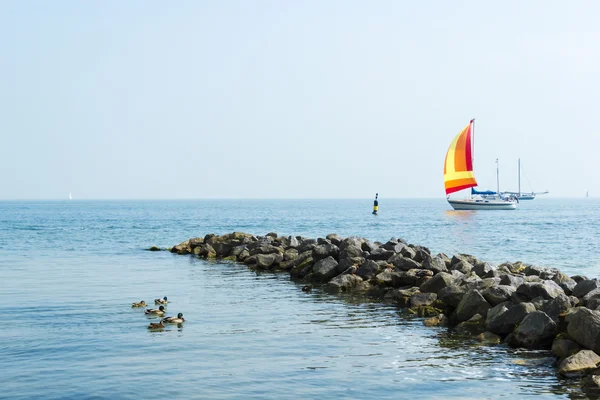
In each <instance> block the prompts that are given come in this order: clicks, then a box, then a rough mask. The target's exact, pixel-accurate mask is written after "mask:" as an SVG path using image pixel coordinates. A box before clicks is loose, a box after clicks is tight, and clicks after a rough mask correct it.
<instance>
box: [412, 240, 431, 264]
mask: <svg viewBox="0 0 600 400" xmlns="http://www.w3.org/2000/svg"><path fill="white" fill-rule="evenodd" d="M409 246H410V247H412V249H413V250H414V251H415V257H414V260H415V261H416V262H418V263H422V262H423V261H424V260H425V259H426V258H427V257H430V256H431V252H430V251H429V249H428V248H427V247H425V246H418V245H417V246H415V245H412V244H411V245H409Z"/></svg>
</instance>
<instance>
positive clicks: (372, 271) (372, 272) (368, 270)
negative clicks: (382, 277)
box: [356, 260, 380, 281]
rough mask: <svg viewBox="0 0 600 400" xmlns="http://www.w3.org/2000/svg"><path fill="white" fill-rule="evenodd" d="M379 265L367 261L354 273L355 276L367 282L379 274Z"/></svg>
mask: <svg viewBox="0 0 600 400" xmlns="http://www.w3.org/2000/svg"><path fill="white" fill-rule="evenodd" d="M379 269H380V267H379V264H377V263H376V262H375V261H373V260H367V261H366V262H365V263H364V264H363V265H361V266H360V267H359V268H358V270H357V271H356V275H358V276H360V277H361V278H362V279H363V280H365V281H367V280H369V279H371V278H373V277H374V276H376V275H377V274H378V273H379Z"/></svg>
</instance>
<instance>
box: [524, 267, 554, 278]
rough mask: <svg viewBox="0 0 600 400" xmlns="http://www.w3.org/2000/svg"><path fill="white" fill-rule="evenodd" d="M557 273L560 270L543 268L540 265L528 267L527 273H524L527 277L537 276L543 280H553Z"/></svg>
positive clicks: (526, 268)
mask: <svg viewBox="0 0 600 400" xmlns="http://www.w3.org/2000/svg"><path fill="white" fill-rule="evenodd" d="M557 272H558V269H556V268H552V267H542V266H539V265H528V266H527V267H525V271H523V273H524V274H525V275H526V276H530V275H535V276H539V277H540V278H541V279H543V280H546V279H552V278H553V277H554V275H556V273H557Z"/></svg>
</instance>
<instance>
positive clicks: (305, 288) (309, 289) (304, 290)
mask: <svg viewBox="0 0 600 400" xmlns="http://www.w3.org/2000/svg"><path fill="white" fill-rule="evenodd" d="M311 290H312V286H311V285H304V286H302V291H303V292H310V291H311Z"/></svg>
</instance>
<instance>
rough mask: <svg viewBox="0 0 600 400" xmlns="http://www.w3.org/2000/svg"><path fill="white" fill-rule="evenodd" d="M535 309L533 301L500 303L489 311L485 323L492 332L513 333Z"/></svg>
mask: <svg viewBox="0 0 600 400" xmlns="http://www.w3.org/2000/svg"><path fill="white" fill-rule="evenodd" d="M534 311H535V307H534V305H533V304H531V303H520V304H512V303H510V302H504V303H500V304H498V305H496V306H494V307H492V308H491V309H490V310H489V311H488V315H487V318H486V322H485V325H486V328H487V330H488V331H490V332H493V333H496V334H498V335H506V334H509V333H511V332H512V331H513V330H514V329H515V327H516V325H517V324H519V323H520V322H521V321H522V320H523V318H525V316H526V315H527V314H529V313H531V312H534Z"/></svg>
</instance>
